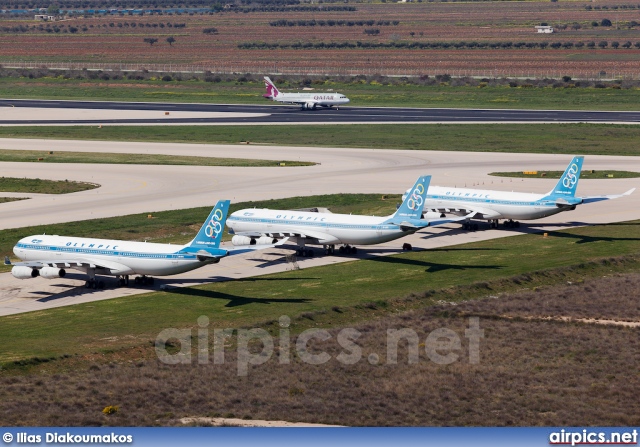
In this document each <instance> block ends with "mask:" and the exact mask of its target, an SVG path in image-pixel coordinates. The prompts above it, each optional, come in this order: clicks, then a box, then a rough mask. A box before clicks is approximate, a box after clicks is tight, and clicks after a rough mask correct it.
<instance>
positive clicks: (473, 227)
mask: <svg viewBox="0 0 640 447" xmlns="http://www.w3.org/2000/svg"><path fill="white" fill-rule="evenodd" d="M462 229H463V230H465V231H478V224H477V223H473V222H464V223H463V224H462Z"/></svg>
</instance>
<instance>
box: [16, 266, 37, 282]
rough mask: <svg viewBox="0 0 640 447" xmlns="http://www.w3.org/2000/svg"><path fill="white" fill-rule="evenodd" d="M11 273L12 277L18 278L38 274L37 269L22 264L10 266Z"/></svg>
mask: <svg viewBox="0 0 640 447" xmlns="http://www.w3.org/2000/svg"><path fill="white" fill-rule="evenodd" d="M11 274H12V275H13V277H14V278H18V279H31V278H36V277H38V276H40V272H39V271H38V269H32V268H31V267H25V266H23V265H20V266H15V267H14V268H12V269H11Z"/></svg>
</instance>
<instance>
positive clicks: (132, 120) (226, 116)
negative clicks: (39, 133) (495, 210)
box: [0, 99, 640, 126]
mask: <svg viewBox="0 0 640 447" xmlns="http://www.w3.org/2000/svg"><path fill="white" fill-rule="evenodd" d="M20 109H30V110H32V112H26V117H25V114H24V113H22V112H21V111H20ZM91 110H94V111H100V113H101V115H100V117H99V118H96V117H95V116H94V115H92V114H91V112H90V111H91ZM166 113H169V115H166ZM187 114H189V115H187ZM506 122H509V123H620V124H638V123H640V112H637V111H599V110H523V109H448V108H406V107H353V106H347V107H340V108H339V109H318V110H313V111H302V112H301V111H300V108H299V107H298V106H291V105H278V104H273V103H270V102H268V101H265V103H264V104H200V103H158V102H111V101H59V100H31V99H0V125H11V126H15V125H69V124H73V125H98V124H103V125H110V124H117V125H136V124H137V125H140V124H145V125H153V124H162V125H167V124H190V125H194V124H207V125H215V124H219V125H234V124H245V125H246V124H271V125H277V124H349V123H369V124H382V123H432V124H434V123H449V124H452V123H506Z"/></svg>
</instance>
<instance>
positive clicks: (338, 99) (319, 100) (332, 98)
mask: <svg viewBox="0 0 640 447" xmlns="http://www.w3.org/2000/svg"><path fill="white" fill-rule="evenodd" d="M264 83H265V85H266V86H267V93H266V94H264V95H262V96H264V97H265V98H267V99H270V100H272V101H277V102H284V103H287V104H298V105H299V106H300V110H315V109H316V108H318V107H329V108H330V107H335V108H336V109H337V108H338V107H339V106H341V105H343V104H347V103H348V102H349V98H347V97H346V96H344V95H343V94H342V93H337V92H331V93H299V92H296V93H283V92H281V91H279V90H278V88H277V87H276V86H275V85H274V84H273V82H271V79H269V78H268V77H267V76H265V77H264Z"/></svg>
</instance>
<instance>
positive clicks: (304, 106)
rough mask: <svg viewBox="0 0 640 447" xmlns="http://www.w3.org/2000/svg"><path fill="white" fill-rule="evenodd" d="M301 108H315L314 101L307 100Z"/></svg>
mask: <svg viewBox="0 0 640 447" xmlns="http://www.w3.org/2000/svg"><path fill="white" fill-rule="evenodd" d="M302 108H303V109H306V110H313V109H315V108H316V104H315V103H314V102H307V103H305V105H303V106H302Z"/></svg>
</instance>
